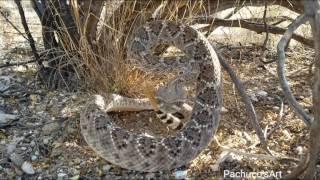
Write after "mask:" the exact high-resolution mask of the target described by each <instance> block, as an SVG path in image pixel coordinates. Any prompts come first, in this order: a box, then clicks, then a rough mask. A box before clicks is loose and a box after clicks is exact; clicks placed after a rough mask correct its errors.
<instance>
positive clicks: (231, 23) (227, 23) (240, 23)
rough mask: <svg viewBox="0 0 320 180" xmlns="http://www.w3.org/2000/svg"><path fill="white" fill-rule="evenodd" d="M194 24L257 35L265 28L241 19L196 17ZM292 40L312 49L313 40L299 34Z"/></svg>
mask: <svg viewBox="0 0 320 180" xmlns="http://www.w3.org/2000/svg"><path fill="white" fill-rule="evenodd" d="M194 23H200V24H212V25H215V26H224V27H241V28H245V29H249V30H251V31H255V32H257V33H262V32H265V27H264V25H263V24H261V23H255V22H249V21H246V20H243V19H237V20H225V19H220V18H213V17H196V18H194ZM268 30H269V32H270V33H272V34H283V33H284V32H285V31H286V29H283V28H280V27H277V26H272V25H269V26H268ZM292 38H293V39H294V40H296V41H298V42H300V43H302V44H304V45H306V46H308V47H313V40H311V39H307V38H305V37H303V36H301V35H299V34H293V35H292Z"/></svg>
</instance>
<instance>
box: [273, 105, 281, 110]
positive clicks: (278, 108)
mask: <svg viewBox="0 0 320 180" xmlns="http://www.w3.org/2000/svg"><path fill="white" fill-rule="evenodd" d="M272 109H273V110H275V111H279V110H280V107H278V106H273V107H272Z"/></svg>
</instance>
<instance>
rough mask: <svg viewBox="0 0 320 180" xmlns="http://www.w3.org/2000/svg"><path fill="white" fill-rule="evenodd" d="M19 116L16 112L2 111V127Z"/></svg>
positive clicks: (0, 124) (0, 122)
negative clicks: (7, 112) (6, 112)
mask: <svg viewBox="0 0 320 180" xmlns="http://www.w3.org/2000/svg"><path fill="white" fill-rule="evenodd" d="M17 119H18V116H17V115H14V114H5V113H2V112H0V127H4V126H8V125H10V124H11V123H12V122H13V121H14V120H17Z"/></svg>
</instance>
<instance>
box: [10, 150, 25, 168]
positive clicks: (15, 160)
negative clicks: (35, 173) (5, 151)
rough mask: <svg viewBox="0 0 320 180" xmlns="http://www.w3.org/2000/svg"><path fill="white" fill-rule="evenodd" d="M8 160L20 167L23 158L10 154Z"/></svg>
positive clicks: (16, 154)
mask: <svg viewBox="0 0 320 180" xmlns="http://www.w3.org/2000/svg"><path fill="white" fill-rule="evenodd" d="M9 158H10V160H11V161H12V162H13V163H14V164H15V165H16V166H18V167H20V166H21V165H22V164H23V161H24V160H23V158H22V156H21V155H20V154H18V153H15V152H14V153H11V154H10V156H9Z"/></svg>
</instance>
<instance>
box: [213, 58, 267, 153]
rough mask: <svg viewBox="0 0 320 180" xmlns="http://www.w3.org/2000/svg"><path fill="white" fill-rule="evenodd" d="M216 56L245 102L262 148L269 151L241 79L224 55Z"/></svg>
mask: <svg viewBox="0 0 320 180" xmlns="http://www.w3.org/2000/svg"><path fill="white" fill-rule="evenodd" d="M218 56H219V61H220V64H221V65H222V67H223V68H224V69H225V70H226V71H227V73H228V74H229V76H230V77H231V79H232V81H233V83H234V84H235V86H236V88H237V89H238V91H239V94H240V96H241V98H242V100H243V102H244V104H245V107H246V112H247V114H248V116H249V117H250V120H251V124H252V126H253V128H254V129H255V131H256V133H257V135H258V137H259V139H260V142H261V143H262V145H263V147H264V149H265V150H266V151H267V152H269V150H268V148H267V143H266V139H265V137H264V135H263V132H262V129H261V127H260V125H259V121H258V118H257V114H256V111H255V109H254V106H253V104H252V102H251V99H250V98H249V96H248V95H247V94H246V92H245V88H244V85H243V84H242V82H241V80H240V79H239V78H238V77H237V75H236V73H235V72H234V71H233V70H232V68H231V66H230V65H229V64H228V63H227V62H226V60H225V59H224V57H223V56H221V55H220V54H219V55H218Z"/></svg>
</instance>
